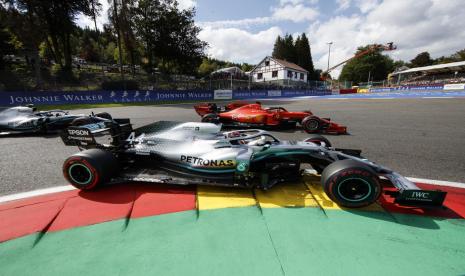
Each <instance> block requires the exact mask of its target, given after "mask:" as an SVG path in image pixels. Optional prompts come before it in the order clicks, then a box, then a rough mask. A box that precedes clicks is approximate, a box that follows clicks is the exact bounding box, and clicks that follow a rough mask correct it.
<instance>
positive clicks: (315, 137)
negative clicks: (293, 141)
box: [304, 134, 332, 148]
mask: <svg viewBox="0 0 465 276" xmlns="http://www.w3.org/2000/svg"><path fill="white" fill-rule="evenodd" d="M304 142H311V143H315V144H318V145H320V146H324V147H326V148H330V147H332V145H331V142H330V141H329V140H328V139H326V137H324V136H321V135H319V134H312V135H309V136H308V138H307V139H305V140H304Z"/></svg>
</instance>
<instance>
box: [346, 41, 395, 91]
mask: <svg viewBox="0 0 465 276" xmlns="http://www.w3.org/2000/svg"><path fill="white" fill-rule="evenodd" d="M368 47H369V46H365V47H359V48H358V50H357V53H360V52H362V51H366V50H367V49H368ZM393 69H394V62H393V60H392V59H391V58H390V57H389V56H386V55H383V54H381V50H377V51H374V52H372V53H369V54H367V55H364V56H362V57H359V58H354V59H352V60H350V61H349V62H347V63H346V64H345V65H344V67H343V68H342V72H341V75H340V76H339V80H340V81H353V82H354V83H360V82H366V81H368V76H370V80H374V81H379V80H384V79H386V78H387V75H388V74H389V73H390V72H392V71H393Z"/></svg>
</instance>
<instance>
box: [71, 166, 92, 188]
mask: <svg viewBox="0 0 465 276" xmlns="http://www.w3.org/2000/svg"><path fill="white" fill-rule="evenodd" d="M68 175H69V177H70V178H71V180H72V181H73V182H75V183H77V184H79V185H87V184H89V183H90V182H91V181H92V172H91V171H90V169H89V168H87V166H85V165H83V164H80V163H76V164H72V165H71V166H69V168H68Z"/></svg>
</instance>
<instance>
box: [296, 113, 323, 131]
mask: <svg viewBox="0 0 465 276" xmlns="http://www.w3.org/2000/svg"><path fill="white" fill-rule="evenodd" d="M301 124H302V128H303V129H304V130H305V132H307V133H316V132H319V131H320V127H321V121H320V119H319V118H318V117H316V116H307V117H305V118H304V119H303V120H302V123H301Z"/></svg>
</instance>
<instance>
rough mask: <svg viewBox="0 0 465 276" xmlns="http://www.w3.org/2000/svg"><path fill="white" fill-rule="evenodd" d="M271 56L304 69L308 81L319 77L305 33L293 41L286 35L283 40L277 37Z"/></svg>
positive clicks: (290, 36)
mask: <svg viewBox="0 0 465 276" xmlns="http://www.w3.org/2000/svg"><path fill="white" fill-rule="evenodd" d="M272 56H273V57H274V58H277V59H282V60H287V61H290V62H292V63H295V64H297V65H299V66H300V67H302V68H304V69H305V70H307V71H308V72H309V75H308V78H309V80H317V79H318V78H319V75H318V74H316V73H315V68H314V66H313V59H312V53H311V49H310V43H309V41H308V38H307V36H306V35H305V33H302V35H299V36H298V37H297V39H296V40H295V41H294V38H293V37H292V35H290V34H286V35H285V36H284V37H283V38H282V37H281V36H278V37H277V38H276V41H275V43H274V47H273V53H272Z"/></svg>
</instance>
